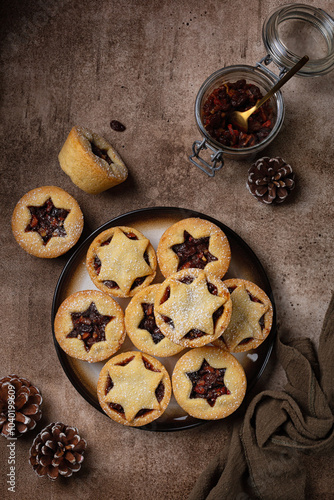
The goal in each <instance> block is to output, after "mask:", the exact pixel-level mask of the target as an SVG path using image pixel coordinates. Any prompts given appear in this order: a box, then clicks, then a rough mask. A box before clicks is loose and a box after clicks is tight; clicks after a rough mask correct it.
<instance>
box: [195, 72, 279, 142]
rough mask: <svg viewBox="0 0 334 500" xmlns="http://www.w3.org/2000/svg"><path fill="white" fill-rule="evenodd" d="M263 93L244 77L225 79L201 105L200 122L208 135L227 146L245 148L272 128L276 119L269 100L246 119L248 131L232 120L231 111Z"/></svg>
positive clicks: (250, 104) (242, 108) (245, 106)
mask: <svg viewBox="0 0 334 500" xmlns="http://www.w3.org/2000/svg"><path fill="white" fill-rule="evenodd" d="M262 97H263V94H262V92H261V90H260V89H259V87H258V86H257V85H254V84H252V83H247V82H246V80H245V79H241V80H238V81H236V82H234V83H231V82H226V83H224V84H222V85H221V86H220V87H218V88H216V89H214V90H213V91H212V92H211V93H210V94H209V95H208V97H207V98H206V100H205V102H204V105H203V115H202V116H203V118H202V120H203V125H204V127H205V129H206V130H207V132H208V133H209V134H210V136H211V137H212V138H213V139H215V140H216V141H218V142H219V143H220V144H222V145H224V146H227V147H230V148H248V147H251V146H254V145H256V144H259V143H260V142H262V141H263V140H264V139H265V138H266V137H267V136H268V135H269V134H270V132H271V130H272V128H273V126H274V123H275V119H274V112H273V109H272V107H271V105H270V101H267V102H265V103H264V104H263V105H262V106H261V107H260V108H259V109H258V110H257V111H255V112H254V113H253V114H252V115H251V116H250V117H249V119H248V131H244V130H241V129H240V128H238V126H237V125H235V124H234V123H232V120H231V113H232V112H233V111H246V110H247V109H249V108H251V107H253V106H255V104H256V103H257V102H258V101H259V99H261V98H262Z"/></svg>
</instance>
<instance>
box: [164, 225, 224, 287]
mask: <svg viewBox="0 0 334 500" xmlns="http://www.w3.org/2000/svg"><path fill="white" fill-rule="evenodd" d="M157 257H158V262H159V267H160V269H161V272H162V274H163V275H164V277H165V278H167V277H168V276H170V275H171V274H173V273H175V272H177V271H181V270H183V269H189V268H197V269H205V271H206V272H208V273H211V274H216V275H217V276H218V277H219V278H222V277H223V276H224V274H225V273H226V271H227V269H228V267H229V264H230V260H231V250H230V245H229V242H228V239H227V237H226V235H225V233H224V232H223V231H222V230H221V229H220V228H219V227H218V226H216V225H215V224H213V223H212V222H209V221H208V220H206V219H199V218H195V217H194V218H189V219H183V220H180V221H179V222H176V223H175V224H173V225H172V226H170V227H169V228H168V229H167V230H166V231H165V232H164V234H163V235H162V237H161V239H160V241H159V245H158V248H157Z"/></svg>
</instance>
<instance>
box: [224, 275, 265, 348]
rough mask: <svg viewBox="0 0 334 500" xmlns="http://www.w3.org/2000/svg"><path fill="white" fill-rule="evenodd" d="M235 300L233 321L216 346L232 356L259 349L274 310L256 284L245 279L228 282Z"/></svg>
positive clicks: (232, 297)
mask: <svg viewBox="0 0 334 500" xmlns="http://www.w3.org/2000/svg"><path fill="white" fill-rule="evenodd" d="M223 283H224V285H225V286H226V287H227V288H228V289H229V291H230V295H231V299H232V317H231V321H230V323H229V325H228V327H227V328H226V330H225V331H224V333H223V334H222V336H221V337H219V338H218V339H217V340H216V341H215V342H214V345H217V346H218V347H223V348H225V349H227V350H228V351H230V352H244V351H249V350H250V349H256V348H257V347H258V346H259V345H260V344H262V342H263V341H264V340H265V339H266V338H267V337H268V335H269V333H270V330H271V327H272V323H273V307H272V304H271V301H270V299H269V297H268V296H267V294H266V293H265V292H264V291H263V290H262V289H261V288H260V287H259V286H257V285H256V284H255V283H252V282H251V281H248V280H243V279H229V280H225V281H224V282H223Z"/></svg>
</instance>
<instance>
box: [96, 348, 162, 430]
mask: <svg viewBox="0 0 334 500" xmlns="http://www.w3.org/2000/svg"><path fill="white" fill-rule="evenodd" d="M171 392H172V389H171V382H170V378H169V375H168V372H167V370H166V368H165V367H164V366H163V365H162V364H161V363H160V361H158V360H157V359H155V358H153V357H152V356H149V355H148V354H143V353H141V352H140V351H128V352H123V353H122V354H118V355H117V356H114V357H113V358H111V359H110V360H109V361H108V362H107V363H106V364H105V365H104V367H103V368H102V370H101V373H100V376H99V380H98V384H97V395H98V399H99V403H100V405H101V408H102V409H103V411H105V413H106V414H107V415H108V416H109V417H110V418H112V419H113V420H115V421H116V422H119V423H120V424H123V425H129V426H133V427H138V426H141V425H146V424H148V423H149V422H152V421H153V420H156V419H157V418H158V417H160V415H162V414H163V412H164V411H165V409H166V408H167V405H168V403H169V400H170V397H171Z"/></svg>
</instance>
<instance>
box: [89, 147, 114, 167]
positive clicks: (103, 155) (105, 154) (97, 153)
mask: <svg viewBox="0 0 334 500" xmlns="http://www.w3.org/2000/svg"><path fill="white" fill-rule="evenodd" d="M91 146H92V151H93V153H94V155H95V156H98V157H99V158H102V160H105V161H106V162H107V163H108V165H111V164H112V163H114V162H113V161H112V159H111V158H110V157H109V156H108V151H107V150H106V149H100V148H99V147H98V146H97V145H96V144H94V142H91Z"/></svg>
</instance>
